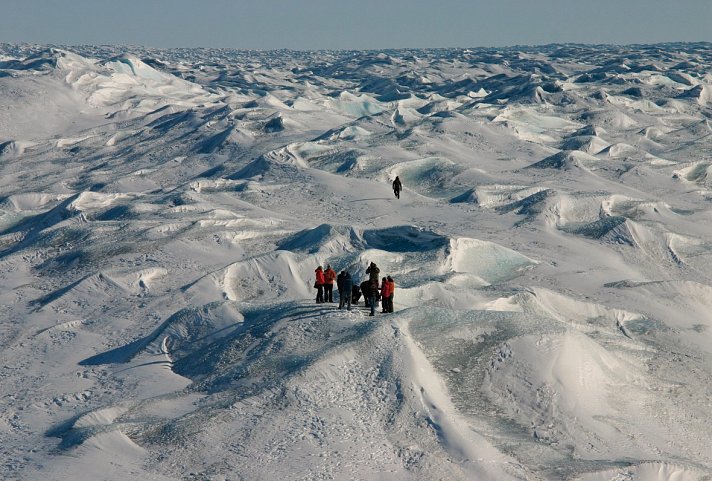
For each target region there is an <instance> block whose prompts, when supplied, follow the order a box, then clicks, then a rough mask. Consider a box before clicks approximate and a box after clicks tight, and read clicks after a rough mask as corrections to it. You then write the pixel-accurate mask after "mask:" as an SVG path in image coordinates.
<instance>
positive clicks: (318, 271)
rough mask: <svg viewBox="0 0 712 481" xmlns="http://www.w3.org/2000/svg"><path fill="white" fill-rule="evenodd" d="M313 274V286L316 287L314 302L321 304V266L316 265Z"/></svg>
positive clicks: (322, 294) (322, 293)
mask: <svg viewBox="0 0 712 481" xmlns="http://www.w3.org/2000/svg"><path fill="white" fill-rule="evenodd" d="M314 274H315V276H316V280H315V281H314V287H315V288H316V303H317V304H321V303H322V302H324V271H323V269H322V267H321V266H319V267H317V268H316V270H315V271H314Z"/></svg>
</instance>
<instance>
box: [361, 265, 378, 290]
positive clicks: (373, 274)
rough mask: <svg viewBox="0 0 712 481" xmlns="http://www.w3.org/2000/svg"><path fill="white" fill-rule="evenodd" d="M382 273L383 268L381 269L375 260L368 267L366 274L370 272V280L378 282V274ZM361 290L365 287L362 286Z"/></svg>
mask: <svg viewBox="0 0 712 481" xmlns="http://www.w3.org/2000/svg"><path fill="white" fill-rule="evenodd" d="M380 273H381V269H379V268H378V267H377V266H376V263H375V262H371V264H370V265H369V266H368V268H366V274H368V280H369V281H373V280H375V281H376V284H378V274H380ZM361 290H363V287H361Z"/></svg>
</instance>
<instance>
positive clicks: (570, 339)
mask: <svg viewBox="0 0 712 481" xmlns="http://www.w3.org/2000/svg"><path fill="white" fill-rule="evenodd" d="M0 59H1V60H0V439H2V442H1V443H0V479H3V480H15V481H33V480H38V479H42V480H57V481H70V480H110V481H119V480H122V481H123V480H127V479H136V480H211V481H227V480H230V481H237V480H280V481H283V480H477V481H509V480H512V481H515V480H521V481H524V480H531V481H558V480H562V481H564V480H566V481H704V480H707V481H709V480H711V479H712V420H711V418H710V411H711V410H712V401H711V400H712V363H711V362H710V360H711V359H712V274H711V273H710V266H712V211H711V210H710V202H712V175H710V173H711V172H712V156H711V154H710V152H712V125H711V124H710V118H711V117H712V94H710V92H712V73H710V71H709V66H710V65H711V64H712V45H710V44H663V45H650V46H645V45H639V46H627V47H613V46H595V47H594V46H590V47H589V46H582V45H550V46H545V47H527V48H524V47H519V48H509V49H496V50H495V49H466V50H464V49H441V50H395V51H383V52H374V51H369V52H332V51H324V52H291V51H279V52H247V51H234V50H222V49H221V50H198V49H179V50H154V49H145V48H139V47H131V48H129V47H121V48H119V47H92V46H85V47H72V48H64V47H61V48H60V47H46V46H34V45H7V44H4V45H0ZM395 176H399V177H400V179H401V180H402V182H403V186H404V191H403V192H402V194H401V198H400V199H396V198H395V197H394V196H393V193H392V192H391V186H390V184H391V181H392V180H393V179H394V178H395ZM370 262H376V263H377V264H378V266H379V267H380V272H381V275H382V276H385V275H391V276H392V277H393V278H394V279H395V282H396V292H395V311H396V312H395V313H393V314H383V313H381V312H380V309H379V312H377V314H376V316H375V317H370V316H368V311H367V310H366V309H365V308H364V307H363V300H361V301H360V302H359V303H357V304H355V305H354V306H353V309H351V310H350V311H347V310H345V309H344V310H339V309H337V308H336V304H332V303H326V304H316V303H315V302H314V296H315V290H314V289H313V287H312V285H313V283H314V269H315V268H316V267H317V266H318V265H322V266H326V265H327V264H330V265H331V266H333V267H334V268H335V269H336V270H337V271H341V270H344V269H347V270H349V271H350V273H351V274H352V276H353V277H354V279H355V280H356V281H358V282H360V281H363V280H365V279H366V278H367V274H366V273H365V270H366V267H367V266H368V264H369V263H370ZM334 297H335V299H338V292H335V294H334Z"/></svg>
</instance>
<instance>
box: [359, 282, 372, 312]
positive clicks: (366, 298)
mask: <svg viewBox="0 0 712 481" xmlns="http://www.w3.org/2000/svg"><path fill="white" fill-rule="evenodd" d="M359 287H360V288H361V294H363V303H364V305H365V306H366V307H369V305H370V304H369V302H370V299H371V281H363V282H362V283H361V285H360V286H359Z"/></svg>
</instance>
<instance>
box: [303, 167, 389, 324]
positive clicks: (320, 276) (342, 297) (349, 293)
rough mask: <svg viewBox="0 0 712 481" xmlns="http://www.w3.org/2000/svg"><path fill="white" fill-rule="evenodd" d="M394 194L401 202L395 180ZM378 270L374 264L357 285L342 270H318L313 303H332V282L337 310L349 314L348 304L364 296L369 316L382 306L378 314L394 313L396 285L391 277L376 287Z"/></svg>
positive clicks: (328, 266) (329, 268) (318, 268)
mask: <svg viewBox="0 0 712 481" xmlns="http://www.w3.org/2000/svg"><path fill="white" fill-rule="evenodd" d="M392 187H393V193H394V194H395V196H396V199H400V191H401V190H403V185H402V184H401V181H400V178H398V176H396V178H395V179H394V180H393V183H392ZM380 272H381V270H380V269H379V268H378V267H377V266H376V264H375V263H374V262H371V264H370V265H369V266H368V268H367V269H366V274H368V280H367V281H364V282H362V283H361V284H359V285H355V284H354V281H353V279H352V278H351V274H349V272H348V271H346V270H343V271H341V272H340V273H339V275H338V276H337V275H336V271H335V270H334V269H332V268H331V266H330V265H327V266H326V270H324V268H323V267H322V266H319V267H317V268H316V270H315V271H314V273H315V276H316V280H315V281H314V288H315V289H316V303H317V304H322V303H324V302H334V281H336V288H337V289H338V290H339V309H343V308H344V307H345V308H346V309H348V310H351V303H354V304H356V303H357V302H358V301H359V299H361V296H362V295H363V299H364V302H365V304H366V307H370V308H371V313H370V314H369V315H370V316H373V315H375V313H376V304H377V303H378V302H379V301H380V302H381V312H384V313H385V312H393V295H394V294H395V291H396V283H395V282H394V281H393V279H392V278H391V276H386V277H384V278H383V279H382V280H381V283H380V284H379V283H378V275H379V274H380Z"/></svg>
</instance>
